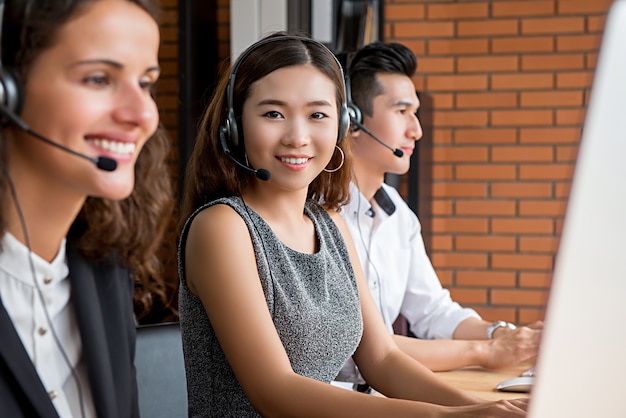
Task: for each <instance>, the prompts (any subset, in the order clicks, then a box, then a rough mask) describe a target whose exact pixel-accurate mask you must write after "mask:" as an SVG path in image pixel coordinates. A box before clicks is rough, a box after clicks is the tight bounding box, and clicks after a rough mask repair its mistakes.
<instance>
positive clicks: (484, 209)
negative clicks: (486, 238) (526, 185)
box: [454, 200, 516, 249]
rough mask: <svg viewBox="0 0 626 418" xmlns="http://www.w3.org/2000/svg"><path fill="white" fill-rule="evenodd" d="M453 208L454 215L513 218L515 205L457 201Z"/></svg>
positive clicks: (494, 202) (488, 201) (485, 201)
mask: <svg viewBox="0 0 626 418" xmlns="http://www.w3.org/2000/svg"><path fill="white" fill-rule="evenodd" d="M454 206H455V215H462V216H473V215H488V216H513V215H515V208H516V203H515V202H514V201H502V200H457V201H456V203H455V205H454ZM466 249H467V248H466ZM477 249H482V248H477Z"/></svg>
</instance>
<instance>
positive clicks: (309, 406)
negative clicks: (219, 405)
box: [249, 374, 442, 418]
mask: <svg viewBox="0 0 626 418" xmlns="http://www.w3.org/2000/svg"><path fill="white" fill-rule="evenodd" d="M255 392H256V394H257V395H261V396H254V395H253V394H252V393H251V394H250V395H249V398H250V400H251V402H252V404H253V405H254V407H255V409H257V411H258V412H259V413H260V414H261V415H262V416H266V417H285V416H297V417H301V418H308V417H311V418H317V417H320V416H325V417H345V416H358V417H363V418H367V417H381V416H393V417H415V416H420V417H440V416H442V415H441V413H442V408H441V407H440V406H438V405H434V404H428V403H422V402H413V401H409V400H403V399H392V398H387V397H383V396H371V395H366V394H362V393H359V392H354V391H350V390H345V389H342V388H337V387H334V386H332V385H329V384H326V383H323V382H319V381H315V380H312V379H309V378H306V377H303V376H299V375H295V374H293V375H292V376H291V377H289V378H287V379H280V381H277V384H276V385H273V384H269V385H264V387H263V388H259V390H258V391H255Z"/></svg>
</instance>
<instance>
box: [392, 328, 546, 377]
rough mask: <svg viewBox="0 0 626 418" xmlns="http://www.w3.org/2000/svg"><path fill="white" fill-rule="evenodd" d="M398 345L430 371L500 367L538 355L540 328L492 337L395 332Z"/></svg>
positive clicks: (518, 330)
mask: <svg viewBox="0 0 626 418" xmlns="http://www.w3.org/2000/svg"><path fill="white" fill-rule="evenodd" d="M393 337H394V340H395V342H396V344H397V345H398V347H400V349H401V350H402V351H404V352H405V353H407V354H408V355H409V356H411V357H413V358H414V359H416V360H417V361H419V362H420V363H422V364H423V365H424V366H426V367H428V368H429V369H430V370H432V371H446V370H452V369H458V368H460V367H465V366H473V365H478V366H481V367H485V368H487V369H500V368H503V367H507V366H510V365H513V364H517V363H519V362H522V361H526V360H528V359H531V358H533V357H536V356H537V353H538V350H539V340H540V338H541V330H536V329H531V328H529V327H518V329H516V330H514V331H510V330H509V332H507V333H506V335H502V336H500V337H497V338H495V339H493V340H420V339H417V338H411V337H405V336H403V335H394V336H393Z"/></svg>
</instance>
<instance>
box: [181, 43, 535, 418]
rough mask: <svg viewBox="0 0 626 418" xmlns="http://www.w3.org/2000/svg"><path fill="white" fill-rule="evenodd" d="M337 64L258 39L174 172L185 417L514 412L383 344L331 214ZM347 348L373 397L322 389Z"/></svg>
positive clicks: (341, 137) (336, 186)
mask: <svg viewBox="0 0 626 418" xmlns="http://www.w3.org/2000/svg"><path fill="white" fill-rule="evenodd" d="M348 127H349V116H348V114H347V109H346V107H345V88H344V81H343V71H342V69H341V66H340V64H339V62H338V61H337V60H336V58H335V56H334V55H333V54H332V52H330V51H329V50H328V49H327V48H326V47H325V46H324V45H322V44H320V43H318V42H316V41H313V40H311V39H309V38H306V37H302V36H290V35H288V34H285V33H278V34H272V35H270V36H269V37H267V38H264V39H262V40H260V41H258V42H257V43H255V44H253V45H252V46H251V47H249V48H248V49H246V50H245V51H244V52H243V53H242V54H241V55H240V56H239V58H238V59H237V61H236V63H235V64H234V67H233V68H232V69H231V72H230V74H224V76H223V77H222V79H221V80H220V82H219V84H218V86H217V88H216V91H215V93H214V97H213V98H212V100H211V102H210V104H209V105H208V107H207V109H206V110H205V112H204V115H203V117H202V122H201V125H200V129H199V133H198V136H197V140H196V144H195V147H194V149H193V151H192V155H191V158H190V161H189V165H188V166H187V173H186V183H185V188H184V197H183V202H182V210H181V227H182V231H181V237H180V243H179V268H180V270H179V277H180V280H181V283H180V293H179V310H180V319H181V330H182V337H183V351H184V356H185V367H186V375H187V389H188V398H189V416H191V417H225V416H228V417H231V416H232V417H257V416H279V417H280V416H297V417H303V418H305V417H321V416H336V417H345V416H358V417H381V416H384V417H415V416H438V417H454V416H458V417H473V416H475V417H479V416H480V417H493V416H503V417H520V416H525V415H526V412H525V410H526V407H527V400H526V399H518V400H511V401H498V402H487V401H484V400H481V399H478V398H476V397H475V396H473V395H470V394H469V393H466V392H463V391H461V390H459V389H457V388H454V387H452V386H451V385H448V384H447V383H445V382H443V381H442V380H440V379H439V378H438V377H437V376H436V375H435V374H434V373H432V372H431V371H430V370H428V369H427V368H425V367H424V366H422V365H421V364H420V363H419V362H417V361H415V360H413V359H412V358H410V357H409V356H407V355H406V354H404V353H403V352H402V351H400V350H399V349H398V348H397V346H396V345H395V343H394V341H393V339H392V338H391V336H390V334H389V333H388V332H387V329H386V328H385V325H384V323H383V321H382V319H381V317H380V313H379V312H378V311H377V309H376V305H375V304H374V301H373V300H372V297H371V295H370V293H369V290H368V288H367V284H366V282H365V280H364V277H363V273H362V271H361V268H360V265H359V262H358V259H357V253H356V250H355V248H354V245H353V243H352V241H351V239H350V234H349V232H348V229H347V227H346V225H345V223H344V222H343V220H342V219H341V216H340V215H339V214H338V213H337V210H338V209H339V208H340V207H341V206H342V205H343V204H344V203H345V202H346V200H347V198H348V196H349V191H348V185H349V181H350V176H351V170H350V165H351V164H350V150H349V148H350V146H349V141H346V140H345V137H346V135H347V131H348ZM350 357H353V358H354V360H355V362H356V363H357V364H358V365H359V366H360V370H361V372H362V373H363V375H364V376H366V378H367V380H368V382H370V383H371V385H372V386H373V387H375V388H376V389H377V390H378V391H380V392H381V393H383V394H384V395H386V396H368V395H364V394H362V393H358V392H354V391H348V390H344V389H341V388H337V387H335V386H333V385H330V384H329V383H330V382H331V381H332V379H333V378H334V377H335V376H336V375H337V373H338V372H339V370H340V369H341V367H342V365H343V364H344V363H345V361H346V360H347V359H348V358H350Z"/></svg>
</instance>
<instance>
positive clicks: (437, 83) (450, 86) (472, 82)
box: [426, 75, 487, 92]
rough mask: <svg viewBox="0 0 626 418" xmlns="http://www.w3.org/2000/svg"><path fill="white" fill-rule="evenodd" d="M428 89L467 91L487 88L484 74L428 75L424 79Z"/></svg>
mask: <svg viewBox="0 0 626 418" xmlns="http://www.w3.org/2000/svg"><path fill="white" fill-rule="evenodd" d="M426 86H427V89H428V90H429V91H454V92H458V91H467V90H485V89H487V76H486V75H439V76H429V77H428V79H427V81H426Z"/></svg>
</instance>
